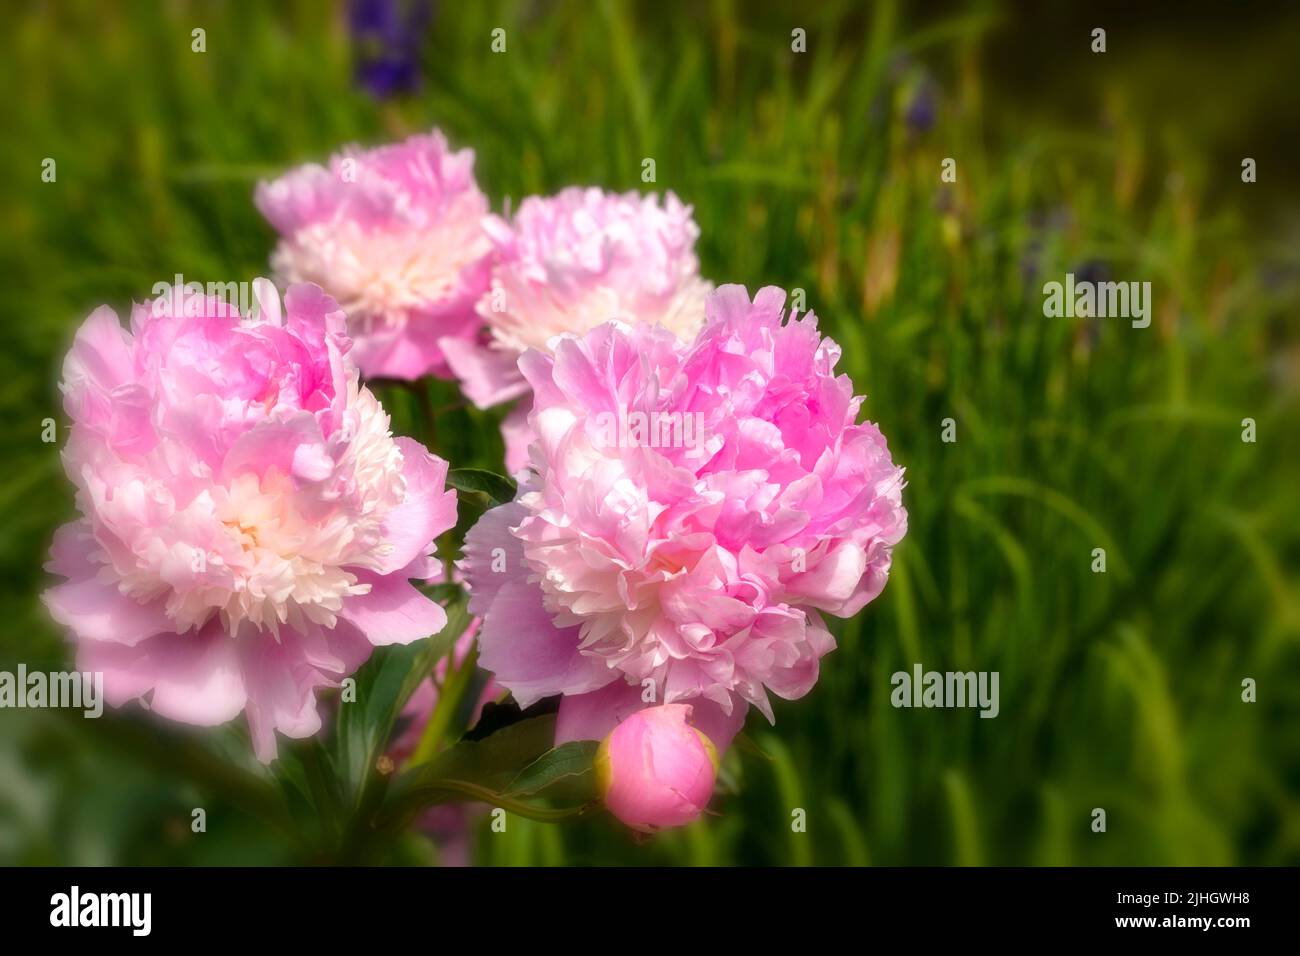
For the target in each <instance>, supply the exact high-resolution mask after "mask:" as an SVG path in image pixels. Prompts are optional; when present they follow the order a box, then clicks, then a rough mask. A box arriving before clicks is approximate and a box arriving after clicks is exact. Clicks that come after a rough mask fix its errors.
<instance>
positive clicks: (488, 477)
mask: <svg viewBox="0 0 1300 956" xmlns="http://www.w3.org/2000/svg"><path fill="white" fill-rule="evenodd" d="M447 484H449V485H451V486H452V487H453V488H455V489H456V490H457V491H463V492H467V493H468V492H478V493H480V494H484V495H487V497H488V498H489V499H490V500H491V501H492V503H493V504H497V505H503V504H505V503H506V502H508V501H514V500H515V491H516V486H515V483H514V482H513V481H511V480H510V479H509V478H507V477H505V476H504V475H498V474H496V473H495V472H491V471H486V470H484V469H482V468H453V469H452V470H451V471H449V472H447Z"/></svg>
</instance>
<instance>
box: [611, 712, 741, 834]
mask: <svg viewBox="0 0 1300 956" xmlns="http://www.w3.org/2000/svg"><path fill="white" fill-rule="evenodd" d="M690 716H691V706H690V705H689V704H664V705H662V706H659V707H648V708H646V709H645V710H641V711H637V712H636V713H635V714H633V715H632V716H631V717H628V718H627V719H626V720H624V721H623V722H622V723H621V724H619V725H618V726H617V727H615V728H614V730H613V732H612V733H610V735H609V736H608V737H606V738H605V739H604V740H603V741H602V742H601V745H600V750H598V751H597V752H596V774H597V777H598V779H599V780H600V788H601V792H602V793H603V794H604V797H605V806H606V807H608V808H609V812H610V813H612V814H614V816H616V817H618V819H620V820H622V821H623V822H624V823H626V824H627V825H628V826H630V827H632V828H634V829H637V830H644V831H647V832H648V831H651V830H654V829H658V828H661V827H679V826H683V825H684V824H687V823H689V822H691V821H692V820H694V819H695V818H696V817H698V816H699V815H700V814H701V813H702V812H703V811H704V808H705V807H706V806H707V805H708V802H709V797H710V796H712V795H713V782H714V780H715V779H716V777H717V774H718V752H717V750H716V749H715V748H714V746H713V742H712V741H711V740H709V738H708V737H706V736H705V735H704V734H702V733H700V731H698V730H696V729H695V728H694V727H692V726H690V725H689V724H688V723H687V722H686V720H687V718H688V717H690Z"/></svg>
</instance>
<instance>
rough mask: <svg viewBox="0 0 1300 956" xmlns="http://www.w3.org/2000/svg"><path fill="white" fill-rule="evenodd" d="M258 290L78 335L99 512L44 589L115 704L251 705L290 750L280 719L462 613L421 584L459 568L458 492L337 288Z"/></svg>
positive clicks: (83, 411) (249, 710)
mask: <svg viewBox="0 0 1300 956" xmlns="http://www.w3.org/2000/svg"><path fill="white" fill-rule="evenodd" d="M254 289H255V291H256V294H257V298H258V302H259V305H260V316H259V317H257V318H255V319H241V317H240V316H239V315H238V313H237V312H236V311H235V310H234V309H233V308H231V307H229V306H227V305H225V304H224V303H222V302H221V301H219V300H218V299H215V298H206V297H203V296H199V295H193V294H190V293H188V292H184V291H181V290H175V291H173V292H172V293H169V294H168V295H165V296H164V297H163V298H160V299H159V300H157V301H156V302H154V303H151V304H150V303H146V304H144V305H137V306H136V307H135V308H134V310H133V312H132V315H131V330H130V332H127V331H124V330H123V328H122V327H121V325H120V324H119V322H118V318H117V315H116V314H115V313H114V312H113V311H112V310H111V309H109V308H107V307H103V308H100V309H98V310H96V311H95V312H94V313H93V314H91V316H90V317H89V318H88V319H87V320H86V321H85V323H84V324H83V325H82V327H81V329H80V330H79V331H78V332H77V335H76V339H75V341H74V343H73V345H72V349H71V351H70V352H69V353H68V356H67V358H66V360H65V362H64V366H63V383H62V386H61V387H62V390H63V394H64V408H65V410H66V411H67V414H68V416H69V417H70V418H71V419H72V428H71V434H70V437H69V439H68V443H67V447H66V448H65V449H64V452H63V461H64V467H65V469H66V471H67V474H68V477H69V479H71V481H72V482H73V484H74V485H75V486H76V488H77V495H76V500H77V508H78V510H79V511H80V515H81V516H80V517H79V518H78V519H77V520H74V521H73V522H71V523H69V524H67V525H65V526H63V527H62V528H61V529H60V530H59V531H58V533H57V535H56V537H55V541H54V545H53V548H52V550H51V560H50V562H49V564H48V568H49V570H51V571H53V572H54V573H56V574H59V575H61V576H62V577H64V578H66V579H67V581H66V583H63V584H60V585H58V586H56V587H53V588H51V589H50V590H48V591H46V592H45V594H44V600H45V603H46V605H47V606H48V607H49V609H50V613H51V614H52V615H53V616H54V618H55V620H57V621H58V622H59V623H61V624H63V625H65V626H66V627H68V628H69V630H70V631H71V632H72V635H73V637H74V638H75V640H76V642H77V646H78V666H79V667H80V668H81V669H83V670H88V671H102V672H103V673H104V690H105V695H106V697H107V698H108V700H109V703H111V704H113V705H114V706H120V705H121V704H123V703H125V702H126V701H128V700H130V699H132V698H146V699H147V700H148V706H149V708H150V709H151V710H153V711H155V712H157V713H158V714H161V715H162V716H164V717H168V718H170V719H173V720H178V721H183V722H185V723H190V724H200V725H212V724H219V723H223V722H225V721H227V720H230V719H231V718H233V717H235V716H236V715H237V714H239V712H240V711H244V712H245V713H246V714H247V716H248V722H249V727H250V729H251V731H252V736H253V742H254V745H255V749H256V751H257V754H258V756H259V757H260V758H261V759H262V760H264V761H269V760H270V759H271V758H272V757H273V756H274V754H275V734H274V731H276V730H279V731H280V732H281V733H283V734H285V735H287V736H289V737H306V736H310V735H311V734H313V733H315V732H316V731H317V730H318V729H319V727H320V716H319V714H318V713H317V709H316V705H315V691H316V690H317V689H318V688H321V687H332V686H337V685H338V683H339V682H340V681H341V679H342V678H343V677H345V676H346V675H348V674H350V673H352V672H353V671H355V670H356V669H357V667H359V666H360V665H361V663H362V662H363V661H365V660H366V658H367V657H368V656H369V655H370V651H371V648H372V647H374V646H377V645H383V644H404V643H407V642H410V641H413V640H416V639H418V638H421V637H425V636H427V635H429V634H431V633H434V632H436V631H438V630H439V629H441V628H442V626H443V624H444V623H445V622H446V615H445V614H444V612H443V610H442V608H441V607H439V606H438V605H437V604H435V603H434V602H433V601H431V600H429V599H428V598H426V597H425V596H424V595H423V594H421V593H420V592H419V591H418V590H416V589H415V588H414V587H413V586H412V585H411V583H410V581H411V579H417V580H427V579H430V578H432V577H435V576H436V575H437V573H438V571H439V566H438V564H437V562H436V561H435V560H434V559H433V558H432V550H433V540H434V538H435V537H436V536H437V535H439V534H441V533H442V532H443V531H446V530H447V529H448V528H451V527H452V526H453V525H454V524H455V521H456V498H455V493H454V492H450V491H445V490H444V488H443V481H444V478H445V476H446V472H447V464H446V462H444V461H442V460H441V459H438V458H435V457H434V456H432V455H430V454H429V453H428V452H427V451H426V450H425V449H424V447H423V446H421V445H420V444H418V443H417V442H414V441H412V440H410V439H408V438H394V437H392V435H391V434H390V432H389V430H388V416H387V415H386V414H385V413H384V410H383V408H381V407H380V405H379V403H378V402H377V401H376V400H375V397H374V396H373V395H372V394H371V393H370V391H369V390H368V389H366V388H364V387H362V386H361V385H360V384H359V382H358V373H357V370H356V368H355V367H354V366H353V365H352V362H351V360H350V358H349V357H348V355H347V352H348V349H349V348H350V344H351V343H350V342H349V341H348V338H347V336H346V334H345V331H344V316H343V313H342V312H341V311H339V308H338V305H337V304H336V303H335V301H334V300H333V299H331V298H330V297H329V296H327V295H325V294H324V293H323V292H322V291H321V290H320V289H319V288H317V287H316V286H312V285H298V286H293V287H291V288H290V289H289V292H288V295H287V296H286V297H285V300H284V311H283V314H282V313H281V306H280V299H279V297H278V295H277V294H276V292H275V289H274V287H273V286H272V285H271V283H270V282H268V281H267V280H265V279H259V280H257V281H256V282H255V283H254Z"/></svg>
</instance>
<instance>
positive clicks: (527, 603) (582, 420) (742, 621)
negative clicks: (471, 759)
mask: <svg viewBox="0 0 1300 956" xmlns="http://www.w3.org/2000/svg"><path fill="white" fill-rule="evenodd" d="M784 301H785V294H784V293H783V292H781V291H780V290H779V289H775V288H766V289H762V290H760V291H759V293H758V294H757V295H756V296H755V297H754V299H753V301H751V300H750V298H749V295H748V293H747V292H746V291H745V289H744V288H743V287H740V286H734V285H733V286H723V287H721V288H720V289H718V290H717V292H715V293H714V294H713V295H712V296H711V297H710V298H709V300H708V304H707V307H706V322H705V326H704V328H703V329H702V330H701V332H700V334H699V336H698V337H697V338H696V339H695V340H694V341H692V342H689V343H687V342H682V341H680V340H679V339H678V338H677V337H676V336H674V335H673V334H672V333H671V332H670V331H668V330H666V329H664V328H662V327H658V326H649V325H644V324H641V325H626V324H622V323H606V324H604V325H601V326H598V327H597V328H595V329H593V330H591V331H590V332H588V333H586V334H585V335H582V336H576V335H573V336H564V337H561V338H559V339H558V340H554V341H552V343H551V348H550V349H549V350H548V351H546V352H541V351H534V350H530V351H528V352H526V353H525V354H524V355H523V357H522V358H521V359H520V362H519V368H520V370H521V372H522V374H523V375H524V377H525V378H526V380H527V381H528V383H529V385H530V386H531V388H532V391H533V396H534V402H533V408H532V412H531V415H530V424H531V426H532V429H533V431H534V432H535V433H536V439H535V441H534V442H533V444H532V445H531V446H530V456H531V457H530V462H529V464H530V466H531V470H530V473H529V477H528V478H527V480H526V481H525V482H524V483H523V484H521V486H520V489H519V494H518V496H517V498H516V499H515V500H514V501H513V502H511V503H509V504H506V505H502V506H500V507H498V508H495V509H493V510H492V511H490V512H488V513H487V514H486V515H484V517H483V518H482V519H481V520H480V521H479V523H478V524H477V525H476V526H475V527H474V528H473V529H472V530H471V531H470V532H469V535H468V536H467V538H466V543H465V554H466V557H465V560H464V563H463V571H464V573H465V575H466V577H467V580H468V582H469V585H470V589H471V609H472V610H473V611H474V613H476V614H478V615H480V616H481V617H482V619H483V624H482V628H481V631H480V634H479V642H480V647H481V661H482V663H483V665H484V666H485V667H487V668H488V669H489V670H491V671H492V672H493V673H494V674H495V677H496V680H497V682H498V683H500V684H502V685H503V686H505V687H507V688H508V689H509V690H510V691H511V692H512V693H513V694H514V696H515V698H516V699H517V700H518V701H519V703H520V704H523V705H527V704H529V703H531V702H532V701H535V700H538V699H540V698H543V697H549V696H552V695H561V696H562V700H561V704H560V713H559V733H558V739H559V740H560V741H563V740H568V739H601V738H602V737H604V736H606V734H608V733H609V731H610V730H611V729H612V728H613V727H614V726H615V725H616V724H617V723H618V721H619V720H621V719H624V718H626V717H627V716H628V715H630V714H632V713H635V712H637V711H638V710H640V709H642V708H643V707H645V706H647V704H648V702H651V701H652V702H655V703H659V704H673V703H678V702H689V703H690V704H692V705H693V709H694V725H695V726H696V727H697V728H699V729H700V730H702V731H703V732H704V733H705V734H707V736H708V737H709V738H710V739H711V740H712V742H713V744H714V745H715V746H716V747H717V748H718V749H719V750H724V749H725V748H726V747H727V745H728V744H729V743H730V741H731V739H732V737H733V736H734V735H735V733H736V732H737V730H738V729H739V727H740V725H741V723H742V722H743V721H744V717H745V713H746V711H747V710H748V708H749V707H750V706H751V705H752V706H753V707H755V708H757V709H758V710H759V711H760V712H761V713H763V715H764V716H766V717H767V718H768V719H769V720H771V719H772V710H771V703H770V697H769V695H775V696H777V697H780V698H785V699H794V698H798V697H801V696H803V695H804V694H806V693H807V692H808V691H809V689H811V688H812V686H813V684H814V683H815V682H816V680H817V674H818V667H819V662H820V660H821V658H822V657H823V656H824V655H825V654H826V653H827V652H829V651H830V650H831V649H832V648H833V647H834V646H835V641H834V639H833V638H832V637H831V634H830V632H829V631H828V630H827V629H826V626H825V624H824V622H823V619H822V615H823V614H830V615H835V616H838V617H848V616H850V615H852V614H855V613H856V612H857V611H858V610H859V609H861V608H862V607H863V605H865V604H866V603H867V602H868V601H870V600H872V599H873V598H875V597H876V596H877V595H878V594H879V593H880V591H881V589H882V588H883V587H884V585H885V580H886V576H887V574H888V571H889V565H890V557H891V551H892V549H893V546H894V545H895V544H897V542H898V541H899V540H900V539H901V538H902V536H903V534H904V533H905V530H906V526H907V517H906V513H905V512H904V510H903V507H902V502H901V494H902V487H903V472H902V469H901V468H899V467H897V466H896V465H895V464H894V463H893V461H892V460H891V459H890V456H889V450H888V447H887V446H886V443H885V439H884V437H883V436H882V435H881V434H880V431H879V429H877V428H876V426H874V425H871V424H858V423H857V421H856V420H857V415H858V410H859V406H860V404H861V399H860V398H857V397H855V396H854V394H853V387H852V384H851V383H850V381H849V380H848V378H847V376H843V375H836V374H835V371H834V369H835V364H836V362H837V360H838V358H839V348H838V346H836V345H835V343H833V342H831V341H830V340H828V339H824V338H823V337H822V336H821V334H820V333H819V332H818V329H817V321H816V318H815V316H813V315H812V314H808V315H805V316H803V317H802V318H796V317H794V316H791V317H790V319H789V320H788V321H786V320H784V317H783V305H784ZM629 422H633V423H641V427H639V428H637V427H627V426H626V423H629ZM688 422H694V423H695V424H694V426H693V427H687V424H686V423H688ZM613 423H619V425H618V427H611V426H612V425H613ZM688 434H689V435H691V436H692V438H693V440H690V441H687V440H684V439H685V438H686V436H687V435H688Z"/></svg>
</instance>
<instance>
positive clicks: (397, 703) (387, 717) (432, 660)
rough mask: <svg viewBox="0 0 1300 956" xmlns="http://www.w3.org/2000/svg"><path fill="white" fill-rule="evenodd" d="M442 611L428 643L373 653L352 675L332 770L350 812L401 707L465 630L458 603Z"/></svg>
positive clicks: (364, 790)
mask: <svg viewBox="0 0 1300 956" xmlns="http://www.w3.org/2000/svg"><path fill="white" fill-rule="evenodd" d="M446 610H447V624H446V626H445V627H444V628H443V629H442V630H441V631H439V632H438V633H437V634H435V635H434V636H433V637H429V638H425V639H422V640H419V641H414V642H412V643H410V644H407V645H405V646H391V647H385V648H379V649H377V650H376V651H375V653H374V655H373V656H372V657H371V659H370V660H369V661H367V662H366V664H365V665H364V666H363V667H362V668H361V669H360V670H358V671H357V673H356V675H355V679H356V699H355V700H353V701H350V702H341V703H340V704H339V720H338V733H337V737H336V741H335V746H336V753H337V757H336V765H337V767H338V770H339V772H340V773H341V774H342V775H343V780H344V786H345V789H346V792H347V793H348V794H349V796H350V797H351V801H352V806H353V809H354V810H355V809H356V808H358V807H359V806H360V805H361V804H362V802H363V800H364V797H365V795H366V793H367V791H368V789H369V788H371V787H372V786H373V784H374V777H375V774H376V770H375V763H376V761H377V760H378V759H379V757H380V755H381V754H382V752H383V748H384V746H385V745H386V744H387V743H388V738H389V736H390V735H391V733H392V730H393V725H394V724H395V723H396V721H397V715H398V714H399V713H401V710H402V707H403V705H405V704H406V701H407V700H408V699H409V698H410V696H411V694H413V693H414V692H415V689H416V687H418V686H419V684H420V681H422V680H423V679H424V678H425V677H427V676H429V674H430V673H431V672H432V671H433V667H434V665H435V664H436V663H437V661H438V659H439V658H440V657H442V656H443V655H444V654H446V653H447V651H448V650H449V649H450V648H451V646H452V644H453V643H455V641H456V639H457V638H458V637H460V636H461V635H462V634H464V633H465V628H466V627H468V626H469V620H470V618H469V612H468V610H466V607H465V602H464V600H457V601H455V602H453V603H452V604H450V605H449V606H448V607H447V609H446Z"/></svg>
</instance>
